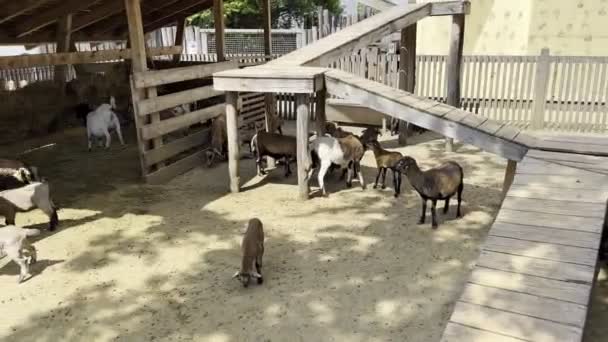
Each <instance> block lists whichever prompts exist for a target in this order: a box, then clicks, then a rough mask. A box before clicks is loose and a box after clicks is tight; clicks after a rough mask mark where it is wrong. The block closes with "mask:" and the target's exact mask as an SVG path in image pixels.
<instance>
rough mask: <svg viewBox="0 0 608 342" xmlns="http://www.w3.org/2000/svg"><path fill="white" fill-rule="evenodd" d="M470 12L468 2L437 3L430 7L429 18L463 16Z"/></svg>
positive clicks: (469, 3)
mask: <svg viewBox="0 0 608 342" xmlns="http://www.w3.org/2000/svg"><path fill="white" fill-rule="evenodd" d="M470 12H471V2H470V1H439V2H433V3H432V7H431V16H444V15H459V14H461V15H464V14H469V13H470Z"/></svg>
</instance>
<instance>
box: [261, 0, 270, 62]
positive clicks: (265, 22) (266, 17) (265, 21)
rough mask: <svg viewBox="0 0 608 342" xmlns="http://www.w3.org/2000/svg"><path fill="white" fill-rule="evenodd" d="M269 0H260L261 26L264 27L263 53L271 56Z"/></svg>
mask: <svg viewBox="0 0 608 342" xmlns="http://www.w3.org/2000/svg"><path fill="white" fill-rule="evenodd" d="M270 12H271V11H270V0H262V28H263V29H264V54H265V55H266V56H267V57H266V58H267V60H268V58H269V57H268V56H272V28H271V25H270V24H271V23H272V21H271V17H270Z"/></svg>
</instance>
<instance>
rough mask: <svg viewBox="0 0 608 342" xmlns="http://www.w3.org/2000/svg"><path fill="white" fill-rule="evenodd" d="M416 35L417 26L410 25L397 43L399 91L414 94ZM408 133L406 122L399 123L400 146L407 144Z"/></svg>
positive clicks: (403, 30)
mask: <svg viewBox="0 0 608 342" xmlns="http://www.w3.org/2000/svg"><path fill="white" fill-rule="evenodd" d="M416 35H417V26H416V24H412V25H410V26H408V27H406V28H404V29H402V30H401V39H400V42H399V89H402V90H405V91H407V92H410V93H414V89H415V87H416ZM410 131H411V129H410V124H409V123H408V122H405V121H400V122H399V137H398V142H399V144H400V145H406V144H407V138H408V137H409V135H410Z"/></svg>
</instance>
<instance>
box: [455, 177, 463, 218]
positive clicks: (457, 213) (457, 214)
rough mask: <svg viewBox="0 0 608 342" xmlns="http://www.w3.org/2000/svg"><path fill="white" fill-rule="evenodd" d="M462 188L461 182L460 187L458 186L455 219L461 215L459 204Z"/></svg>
mask: <svg viewBox="0 0 608 342" xmlns="http://www.w3.org/2000/svg"><path fill="white" fill-rule="evenodd" d="M463 188H464V184H463V183H462V182H460V185H459V186H458V207H457V209H456V217H461V216H462V214H461V213H460V202H462V190H463Z"/></svg>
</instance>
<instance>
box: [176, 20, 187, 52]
mask: <svg viewBox="0 0 608 342" xmlns="http://www.w3.org/2000/svg"><path fill="white" fill-rule="evenodd" d="M185 29H186V17H183V18H180V19H178V20H177V30H176V31H175V43H174V44H173V45H174V46H181V47H182V51H181V52H180V53H179V54H176V55H173V62H175V63H177V62H179V61H180V59H181V57H182V53H184V46H185V44H184V30H185Z"/></svg>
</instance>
